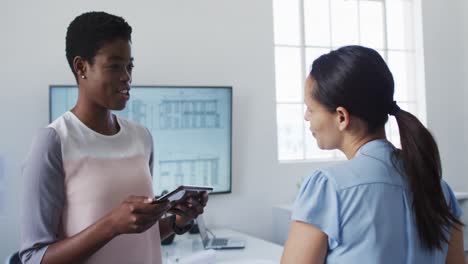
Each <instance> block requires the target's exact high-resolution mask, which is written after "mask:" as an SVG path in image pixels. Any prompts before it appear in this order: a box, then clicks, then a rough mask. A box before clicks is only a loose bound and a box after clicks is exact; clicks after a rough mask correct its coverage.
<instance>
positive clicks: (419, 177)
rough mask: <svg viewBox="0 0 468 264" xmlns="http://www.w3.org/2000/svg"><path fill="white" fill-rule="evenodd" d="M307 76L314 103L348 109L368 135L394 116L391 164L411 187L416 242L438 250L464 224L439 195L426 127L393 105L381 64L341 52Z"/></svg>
mask: <svg viewBox="0 0 468 264" xmlns="http://www.w3.org/2000/svg"><path fill="white" fill-rule="evenodd" d="M310 75H311V76H312V77H313V78H314V79H315V81H316V86H315V88H314V91H313V94H312V96H313V97H314V99H316V100H317V101H318V102H320V103H321V104H322V105H324V106H325V107H326V108H327V109H328V111H330V112H335V111H336V108H337V107H339V106H341V107H344V108H346V110H347V111H348V112H349V113H350V114H351V115H354V116H356V117H359V118H360V119H362V120H363V121H364V122H365V123H366V124H367V127H368V133H370V134H371V133H375V132H377V131H379V130H381V129H384V125H385V123H386V122H387V120H388V115H389V114H392V115H394V116H395V118H396V121H397V124H398V128H399V131H400V142H401V146H402V149H401V150H398V151H396V152H395V153H394V154H395V155H394V158H395V159H398V160H400V161H401V163H400V164H402V169H403V170H404V173H403V174H404V175H405V177H406V178H407V182H408V183H409V187H410V192H411V196H412V208H413V211H414V215H415V221H416V226H417V230H418V235H419V239H420V241H421V244H422V245H423V246H424V247H425V248H427V249H429V250H433V249H441V248H442V242H445V243H448V237H447V234H448V232H449V231H450V230H451V228H452V227H454V226H455V224H460V225H462V223H461V222H460V221H459V220H458V219H457V218H456V217H455V216H454V215H453V213H452V212H451V210H450V208H449V206H448V205H447V201H446V200H445V196H444V193H443V191H442V186H441V179H442V168H441V162H440V156H439V150H438V147H437V144H436V142H435V140H434V138H433V136H432V135H431V133H430V132H429V131H428V130H427V129H426V128H425V127H424V125H422V124H421V122H420V121H419V120H418V119H417V118H416V117H415V116H414V115H412V114H411V113H409V112H406V111H404V110H401V109H400V108H399V107H398V106H397V104H396V102H395V101H394V100H393V93H394V81H393V76H392V73H391V72H390V70H389V68H388V66H387V64H386V63H385V61H384V59H383V58H382V57H381V56H380V54H379V53H378V52H377V51H375V50H373V49H370V48H366V47H362V46H345V47H342V48H339V49H337V50H334V51H331V52H330V53H328V54H324V55H322V56H320V57H319V58H318V59H316V60H315V61H314V62H313V64H312V70H311V72H310ZM395 166H397V165H396V164H395ZM397 169H399V168H398V167H397Z"/></svg>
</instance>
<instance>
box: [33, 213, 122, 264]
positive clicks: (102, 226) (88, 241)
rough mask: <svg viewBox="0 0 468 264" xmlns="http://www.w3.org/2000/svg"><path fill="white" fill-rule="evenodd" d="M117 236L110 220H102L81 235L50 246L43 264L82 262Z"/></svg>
mask: <svg viewBox="0 0 468 264" xmlns="http://www.w3.org/2000/svg"><path fill="white" fill-rule="evenodd" d="M115 236H116V234H115V233H114V232H113V230H112V225H111V224H110V223H109V220H107V218H102V219H100V220H99V221H98V222H96V223H95V224H93V225H91V226H89V227H88V228H86V229H85V230H83V231H81V232H80V233H78V234H76V235H74V236H72V237H69V238H66V239H64V240H60V241H58V242H55V243H53V244H51V245H49V247H48V248H47V250H46V252H45V254H44V257H43V259H42V262H41V263H42V264H53V263H78V262H82V261H83V260H85V259H86V258H88V257H90V256H91V255H92V254H94V253H95V252H96V251H98V250H99V249H100V248H102V247H103V246H104V245H106V244H107V243H108V242H109V241H110V240H112V239H113V238H114V237H115Z"/></svg>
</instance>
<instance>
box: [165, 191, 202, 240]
mask: <svg viewBox="0 0 468 264" xmlns="http://www.w3.org/2000/svg"><path fill="white" fill-rule="evenodd" d="M207 202H208V193H207V192H200V193H191V194H188V195H186V196H184V197H183V198H182V199H181V200H179V201H178V202H176V203H173V204H172V207H171V209H169V212H170V213H173V214H175V215H176V225H177V226H178V227H180V228H182V227H184V226H185V225H187V224H188V223H189V222H190V221H191V220H192V219H195V218H197V217H198V216H199V215H201V214H203V211H204V208H205V206H206V204H207ZM159 232H160V233H161V240H164V239H165V238H167V237H168V236H170V235H171V234H172V233H174V231H173V230H172V226H171V225H170V221H169V218H164V219H161V221H159Z"/></svg>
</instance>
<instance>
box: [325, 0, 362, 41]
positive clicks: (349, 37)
mask: <svg viewBox="0 0 468 264" xmlns="http://www.w3.org/2000/svg"><path fill="white" fill-rule="evenodd" d="M331 1H332V2H331V6H332V9H331V10H332V14H331V16H332V20H331V21H332V22H331V28H332V46H333V47H340V46H344V45H351V44H359V40H358V16H357V1H349V0H331Z"/></svg>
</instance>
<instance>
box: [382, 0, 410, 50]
mask: <svg viewBox="0 0 468 264" xmlns="http://www.w3.org/2000/svg"><path fill="white" fill-rule="evenodd" d="M385 4H386V10H387V43H388V48H389V49H414V44H413V41H414V39H413V36H414V34H413V32H414V31H413V30H414V23H413V18H414V13H413V1H412V0H387V1H386V2H385Z"/></svg>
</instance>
